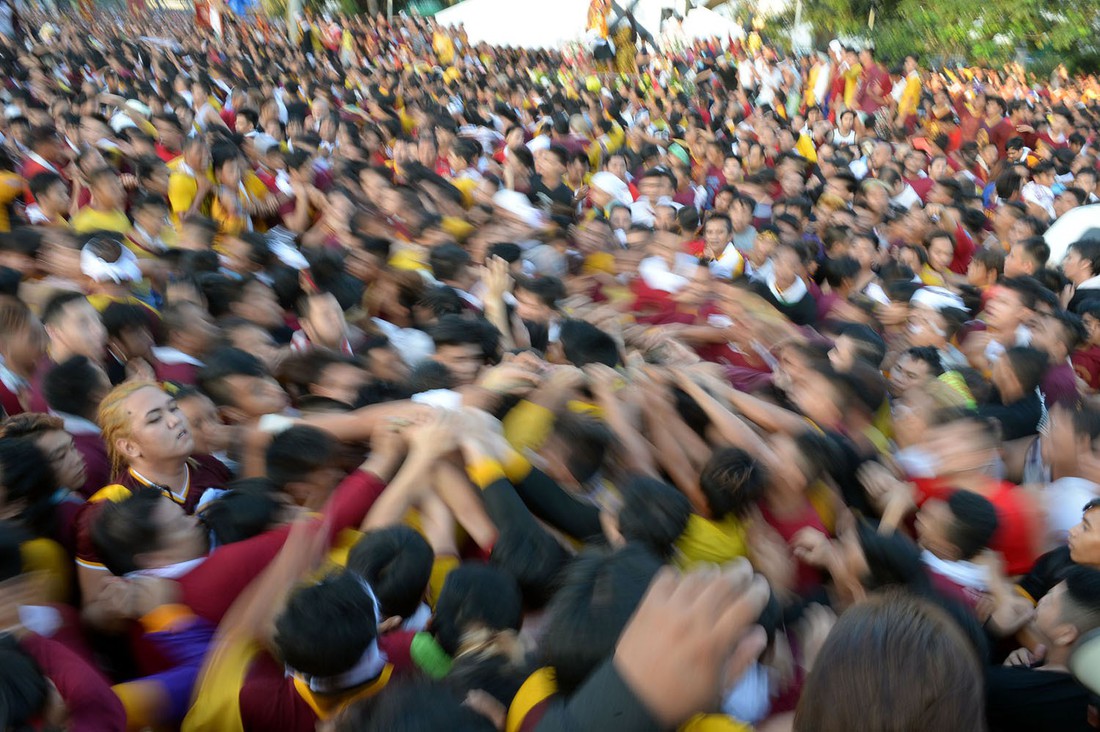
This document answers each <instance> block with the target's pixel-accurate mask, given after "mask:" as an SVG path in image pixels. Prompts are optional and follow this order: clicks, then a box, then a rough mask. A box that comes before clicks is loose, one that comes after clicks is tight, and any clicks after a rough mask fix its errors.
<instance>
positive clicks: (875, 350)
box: [838, 323, 886, 368]
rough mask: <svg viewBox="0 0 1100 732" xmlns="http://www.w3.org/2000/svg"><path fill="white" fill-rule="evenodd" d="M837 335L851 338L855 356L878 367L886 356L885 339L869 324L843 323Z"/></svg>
mask: <svg viewBox="0 0 1100 732" xmlns="http://www.w3.org/2000/svg"><path fill="white" fill-rule="evenodd" d="M838 335H842V336H845V337H847V338H851V339H852V341H853V342H854V343H855V346H856V358H858V359H859V360H861V361H863V362H865V363H868V364H870V365H871V366H874V367H875V368H878V367H879V366H882V362H883V360H884V359H885V358H886V341H885V340H883V338H882V336H880V335H879V334H878V333H876V332H875V331H874V329H872V328H871V327H870V326H868V325H863V324H862V323H848V324H845V325H844V326H843V327H842V328H841V329H840V333H839V334H838Z"/></svg>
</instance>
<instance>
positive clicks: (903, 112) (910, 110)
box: [898, 74, 921, 120]
mask: <svg viewBox="0 0 1100 732" xmlns="http://www.w3.org/2000/svg"><path fill="white" fill-rule="evenodd" d="M920 90H921V83H920V75H919V74H910V75H909V76H908V77H907V78H906V80H905V89H904V90H902V92H901V101H899V102H898V117H900V118H901V119H903V120H904V119H906V118H907V117H909V116H910V115H911V114H914V113H915V112H916V111H917V104H918V103H919V102H920Z"/></svg>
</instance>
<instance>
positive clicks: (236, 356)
mask: <svg viewBox="0 0 1100 732" xmlns="http://www.w3.org/2000/svg"><path fill="white" fill-rule="evenodd" d="M230 376H252V377H257V378H263V377H266V376H268V373H267V368H266V367H265V366H264V365H263V362H262V361H260V359H258V358H256V357H255V356H253V355H252V354H251V353H248V352H246V351H242V350H241V349H239V348H220V349H218V350H217V351H215V352H214V353H213V354H211V355H210V356H209V357H208V358H207V359H206V365H205V366H203V367H202V368H201V369H199V373H198V377H197V386H198V387H199V388H200V389H202V391H203V392H204V393H205V394H206V395H207V396H208V397H210V399H211V401H213V402H214V404H216V405H218V406H220V407H224V406H233V405H235V404H236V400H235V399H234V394H233V390H232V389H231V388H230V387H229V384H228V383H227V382H226V379H228V378H229V377H230Z"/></svg>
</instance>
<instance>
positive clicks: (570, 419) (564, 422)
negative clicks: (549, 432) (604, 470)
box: [553, 410, 614, 483]
mask: <svg viewBox="0 0 1100 732" xmlns="http://www.w3.org/2000/svg"><path fill="white" fill-rule="evenodd" d="M553 430H554V435H555V436H557V437H558V438H559V439H561V440H562V441H563V442H565V444H566V445H567V446H568V447H569V456H568V457H567V458H566V468H567V469H568V470H569V472H570V474H571V475H572V476H573V478H574V479H575V480H576V481H577V482H579V483H584V482H585V481H587V480H589V479H591V478H592V476H594V475H595V474H596V473H597V472H598V471H599V469H600V467H601V466H602V465H603V461H604V458H605V457H606V456H607V451H608V450H609V449H610V447H611V444H612V441H613V439H614V436H613V435H612V433H611V430H610V429H609V428H608V426H607V424H606V423H605V422H604V421H603V420H600V419H595V418H594V417H592V416H590V415H585V414H578V413H576V412H573V411H572V410H566V411H565V412H563V413H561V414H559V415H558V418H557V419H556V420H555V421H554V427H553Z"/></svg>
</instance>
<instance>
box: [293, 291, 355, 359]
mask: <svg viewBox="0 0 1100 732" xmlns="http://www.w3.org/2000/svg"><path fill="white" fill-rule="evenodd" d="M302 325H303V327H305V328H307V333H306V335H308V336H309V338H310V340H311V341H312V342H314V343H315V344H317V345H318V346H321V347H323V348H332V349H339V348H341V347H342V345H343V341H344V338H345V337H346V336H347V325H346V323H345V321H344V311H343V310H342V309H341V308H340V303H339V302H338V301H337V300H336V297H335V296H333V295H332V294H330V293H324V294H321V295H314V296H313V297H311V298H310V302H309V318H308V322H307V323H303V324H302Z"/></svg>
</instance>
